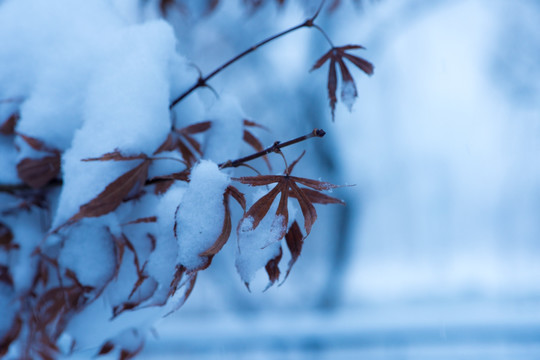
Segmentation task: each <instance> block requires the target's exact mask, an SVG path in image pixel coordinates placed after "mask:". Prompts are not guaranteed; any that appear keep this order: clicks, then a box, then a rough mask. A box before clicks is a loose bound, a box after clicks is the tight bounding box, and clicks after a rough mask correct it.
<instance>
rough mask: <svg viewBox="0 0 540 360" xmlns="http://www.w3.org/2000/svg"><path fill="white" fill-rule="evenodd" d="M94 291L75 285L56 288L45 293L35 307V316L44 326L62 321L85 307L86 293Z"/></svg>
mask: <svg viewBox="0 0 540 360" xmlns="http://www.w3.org/2000/svg"><path fill="white" fill-rule="evenodd" d="M90 290H92V288H88V287H80V286H78V285H73V286H70V287H55V288H52V289H50V290H48V291H47V292H46V293H44V294H43V295H42V296H41V297H40V298H39V300H38V303H37V305H36V307H35V309H36V312H35V316H36V319H37V321H38V322H39V323H40V324H42V325H47V324H50V323H51V322H53V321H57V320H58V319H62V317H63V316H65V315H66V314H68V313H69V312H70V311H74V310H76V309H78V308H79V307H81V306H82V305H84V301H85V300H84V297H83V296H82V295H83V294H84V293H85V292H87V291H90Z"/></svg>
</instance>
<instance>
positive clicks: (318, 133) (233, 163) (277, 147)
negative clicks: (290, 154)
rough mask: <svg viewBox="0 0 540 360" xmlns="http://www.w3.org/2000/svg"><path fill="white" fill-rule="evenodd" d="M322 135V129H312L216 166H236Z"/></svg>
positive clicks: (323, 133)
mask: <svg viewBox="0 0 540 360" xmlns="http://www.w3.org/2000/svg"><path fill="white" fill-rule="evenodd" d="M324 135H326V132H325V131H324V130H323V129H313V131H312V132H310V133H309V134H306V135H303V136H300V137H297V138H294V139H292V140H289V141H285V142H283V143H282V142H279V141H276V142H275V143H274V144H273V145H272V146H269V147H267V148H266V149H264V150H262V151H259V152H257V153H255V154H251V155H248V156H244V157H242V158H239V159H236V160H229V161H226V162H224V163H221V164H219V165H218V166H219V168H220V169H225V168H229V167H238V166H240V165H242V164H243V163H245V162H248V161H251V160H255V159H257V158H260V157H262V156H264V155H268V154H270V153H272V152H275V153H279V152H281V149H282V148H284V147H287V146H291V145H294V144H297V143H299V142H302V141H305V140H307V139H311V138H313V137H323V136H324Z"/></svg>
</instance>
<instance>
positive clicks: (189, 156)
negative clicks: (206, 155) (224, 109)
mask: <svg viewBox="0 0 540 360" xmlns="http://www.w3.org/2000/svg"><path fill="white" fill-rule="evenodd" d="M211 126H212V122H211V121H203V122H200V123H196V124H193V125H189V126H186V127H185V128H182V129H174V130H173V131H172V132H171V133H170V134H169V136H167V139H165V141H164V142H163V144H161V146H160V147H159V148H158V149H157V150H156V151H155V152H154V155H157V154H159V153H162V152H164V151H174V150H178V151H180V154H182V158H183V159H184V161H185V162H186V163H187V167H188V168H190V167H191V166H193V164H195V163H196V162H197V160H198V159H199V158H200V157H201V156H202V149H201V144H200V143H199V141H197V139H195V137H194V136H193V135H195V134H200V133H203V132H205V131H207V130H208V129H210V127H211Z"/></svg>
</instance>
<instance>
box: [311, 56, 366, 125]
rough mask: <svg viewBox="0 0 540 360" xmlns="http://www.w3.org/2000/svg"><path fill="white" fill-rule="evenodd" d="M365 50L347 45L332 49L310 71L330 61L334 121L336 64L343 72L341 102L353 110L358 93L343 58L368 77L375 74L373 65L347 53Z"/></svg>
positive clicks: (329, 85) (329, 96) (329, 83)
mask: <svg viewBox="0 0 540 360" xmlns="http://www.w3.org/2000/svg"><path fill="white" fill-rule="evenodd" d="M354 49H364V47H363V46H361V45H345V46H339V47H333V48H331V49H330V50H329V51H328V52H327V53H326V54H324V55H323V56H321V58H320V59H319V60H317V62H316V63H315V64H314V65H313V67H312V68H311V70H310V71H313V70H316V69H318V68H320V67H321V66H323V64H324V63H326V62H327V61H328V60H330V66H329V68H328V98H329V99H330V109H331V110H332V121H333V120H334V111H335V109H336V103H337V97H336V90H337V70H336V64H337V65H339V70H340V72H341V101H342V102H344V103H346V104H347V105H348V106H349V110H350V109H351V106H352V103H353V102H354V100H355V99H356V97H357V96H358V93H357V91H356V84H355V83H354V79H353V77H352V75H351V72H350V71H349V69H348V68H347V65H346V64H345V61H344V60H343V58H345V59H347V60H348V61H350V62H351V63H353V65H355V66H356V67H357V68H359V69H360V70H362V71H363V72H365V73H366V74H367V75H372V74H373V64H371V63H370V62H369V61H367V60H365V59H363V58H361V57H358V56H355V55H351V54H348V53H346V51H347V50H354Z"/></svg>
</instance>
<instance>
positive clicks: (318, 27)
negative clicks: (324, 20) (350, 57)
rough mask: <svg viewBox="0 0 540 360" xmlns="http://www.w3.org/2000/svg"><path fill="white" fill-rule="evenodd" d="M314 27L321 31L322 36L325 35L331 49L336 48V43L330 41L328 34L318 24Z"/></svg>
mask: <svg viewBox="0 0 540 360" xmlns="http://www.w3.org/2000/svg"><path fill="white" fill-rule="evenodd" d="M313 27H314V28H315V29H317V30H319V32H320V33H321V34H323V36H324V38H325V39H326V41H328V44H330V47H332V48H335V46H334V43H333V42H332V40H331V39H330V37H329V36H328V35H327V34H326V32H325V31H324V30H323V29H322V28H321V27H320V26H319V25H317V24H313Z"/></svg>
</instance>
